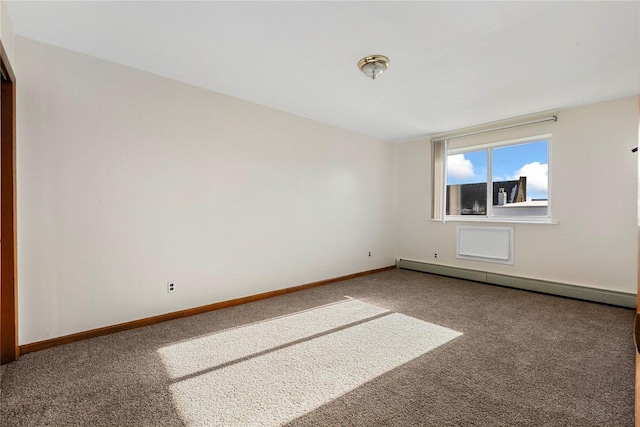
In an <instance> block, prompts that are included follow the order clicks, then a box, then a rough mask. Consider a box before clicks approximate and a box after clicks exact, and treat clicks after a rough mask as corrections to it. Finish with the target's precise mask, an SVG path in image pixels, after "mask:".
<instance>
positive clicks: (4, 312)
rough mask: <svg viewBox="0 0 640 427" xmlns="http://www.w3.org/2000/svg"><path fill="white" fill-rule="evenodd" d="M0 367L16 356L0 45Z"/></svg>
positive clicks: (12, 157) (12, 204) (4, 65)
mask: <svg viewBox="0 0 640 427" xmlns="http://www.w3.org/2000/svg"><path fill="white" fill-rule="evenodd" d="M0 72H1V73H2V76H1V77H2V82H1V83H0V123H1V129H0V193H1V194H0V198H1V200H0V241H1V242H2V244H1V245H0V246H1V250H0V327H1V330H0V364H5V363H9V362H12V361H14V360H16V359H17V358H18V356H19V355H20V353H19V347H18V289H17V285H18V281H17V277H16V276H17V268H16V260H17V257H16V254H17V251H16V231H17V230H16V84H15V82H16V77H15V74H14V73H13V69H12V67H11V64H10V63H9V58H8V57H7V52H6V51H5V49H4V46H3V45H2V41H0Z"/></svg>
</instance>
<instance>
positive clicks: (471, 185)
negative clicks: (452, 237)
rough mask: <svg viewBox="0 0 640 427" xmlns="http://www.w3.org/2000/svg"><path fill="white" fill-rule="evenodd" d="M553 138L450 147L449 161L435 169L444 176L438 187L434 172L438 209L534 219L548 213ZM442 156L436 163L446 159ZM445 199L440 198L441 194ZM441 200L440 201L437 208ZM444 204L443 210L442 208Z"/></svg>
mask: <svg viewBox="0 0 640 427" xmlns="http://www.w3.org/2000/svg"><path fill="white" fill-rule="evenodd" d="M550 143H551V137H550V136H544V137H536V138H527V139H520V140H516V141H505V142H497V143H491V144H483V145H480V146H467V147H461V148H449V149H446V148H445V147H446V145H447V144H446V143H444V144H442V146H441V147H434V150H438V149H439V150H441V153H444V152H445V149H446V164H445V168H444V171H442V169H443V168H442V166H440V167H439V168H438V166H437V165H436V164H434V174H435V173H436V170H438V171H439V172H440V173H441V176H443V177H444V178H445V182H444V185H441V183H442V179H440V180H439V182H440V188H439V189H438V188H436V187H435V185H437V184H436V182H437V181H438V180H437V179H436V177H435V176H434V196H435V197H434V218H441V217H442V213H441V214H440V215H439V216H438V215H437V212H436V210H437V209H440V212H443V211H444V214H445V215H446V218H447V219H455V218H464V219H474V218H495V219H510V218H513V219H523V218H526V217H532V219H540V218H545V217H546V218H548V217H549V145H550ZM444 157H445V156H444V155H441V156H440V159H439V158H438V157H437V156H434V162H439V161H442V162H444ZM438 191H439V192H442V193H444V194H443V195H444V197H442V196H437V195H436V193H437V192H438ZM438 199H440V202H439V203H440V204H439V205H438V206H436V204H437V202H438ZM442 203H444V209H443V207H442Z"/></svg>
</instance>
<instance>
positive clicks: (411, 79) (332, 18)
mask: <svg viewBox="0 0 640 427" xmlns="http://www.w3.org/2000/svg"><path fill="white" fill-rule="evenodd" d="M7 10H8V12H9V17H10V19H11V21H12V23H13V27H14V30H15V33H16V34H18V35H21V36H24V37H29V38H32V39H35V40H39V41H42V42H46V43H50V44H53V45H57V46H61V47H64V48H67V49H72V50H75V51H79V52H82V53H86V54H89V55H93V56H96V57H99V58H103V59H107V60H110V61H113V62H117V63H120V64H125V65H128V66H131V67H134V68H137V69H140V70H145V71H148V72H151V73H155V74H159V75H162V76H165V77H169V78H172V79H175V80H179V81H182V82H186V83H190V84H193V85H196V86H200V87H203V88H207V89H210V90H213V91H216V92H220V93H224V94H227V95H232V96H235V97H238V98H241V99H245V100H249V101H253V102H256V103H258V104H263V105H267V106H270V107H273V108H276V109H279V110H283V111H287V112H290V113H294V114H297V115H300V116H304V117H308V118H311V119H314V120H318V121H320V122H324V123H328V124H331V125H335V126H338V127H342V128H346V129H350V130H353V131H356V132H359V133H362V134H365V135H370V136H374V137H377V138H381V139H385V140H389V141H403V140H409V139H414V138H417V137H421V136H424V135H427V134H433V133H438V132H443V131H447V130H453V129H458V128H462V127H466V126H471V125H474V124H481V123H486V122H490V121H495V120H499V119H505V118H510V117H516V116H520V115H525V114H529V113H535V112H540V111H546V110H551V109H556V108H565V107H572V106H577V105H582V104H587V103H592V102H597V101H602V100H607V99H614V98H619V97H624V96H630V95H636V94H640V2H638V1H633V2H397V1H396V2H367V1H357V2H269V1H261V2H202V1H200V2H183V1H180V2H156V1H146V2H93V1H92V2H57V1H47V2H12V1H9V2H7ZM371 54H382V55H386V56H388V57H389V58H390V60H391V66H390V67H389V70H388V71H387V72H386V73H385V74H384V75H383V76H382V77H380V78H379V79H377V80H375V81H373V80H370V79H367V78H366V77H364V75H362V74H361V73H360V72H359V71H358V69H357V66H356V64H357V62H358V60H359V59H360V58H362V57H363V56H367V55H371ZM18 55H19V53H18ZM18 72H19V70H18Z"/></svg>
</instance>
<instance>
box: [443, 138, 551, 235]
mask: <svg viewBox="0 0 640 427" xmlns="http://www.w3.org/2000/svg"><path fill="white" fill-rule="evenodd" d="M542 140H545V141H547V164H548V172H547V179H548V192H547V212H546V215H526V214H525V215H495V214H494V207H493V196H492V195H493V176H492V175H493V173H492V171H493V164H492V163H493V153H492V150H493V149H494V148H503V147H509V146H513V145H520V144H526V143H531V142H536V141H542ZM552 143H553V142H552V135H551V134H543V135H535V136H527V137H524V138H516V139H510V140H504V141H496V142H491V143H486V144H476V145H469V146H465V147H460V148H453V149H449V148H448V146H447V145H448V144H447V143H446V142H445V144H444V146H443V150H444V156H443V158H444V163H445V164H444V167H443V168H442V169H443V176H442V184H443V185H442V189H441V191H442V197H441V199H442V200H443V203H444V204H443V206H442V218H440V219H438V220H441V221H442V222H443V223H444V222H445V221H471V222H476V221H477V222H533V223H553V222H552V220H551V218H552V217H551V204H552V194H551V193H552V185H551V182H552V181H551V175H552V173H551V164H552V160H551V151H552V150H551V145H552ZM483 150H487V214H486V215H447V214H446V204H447V203H448V201H447V200H446V194H447V167H446V163H447V160H446V159H447V158H448V156H450V155H454V154H463V153H468V152H473V151H483ZM434 191H435V189H434ZM508 209H519V210H520V209H526V208H525V207H510V208H508Z"/></svg>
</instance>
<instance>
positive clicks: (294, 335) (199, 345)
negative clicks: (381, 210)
mask: <svg viewBox="0 0 640 427" xmlns="http://www.w3.org/2000/svg"><path fill="white" fill-rule="evenodd" d="M387 312H389V310H386V309H384V308H380V307H376V306H374V305H371V304H366V303H363V302H361V301H358V300H356V299H351V298H350V299H347V300H344V301H340V302H338V303H333V304H328V305H325V306H322V307H317V308H313V309H310V310H305V311H302V312H298V313H295V314H290V315H287V316H282V317H278V318H275V319H269V320H267V321H264V322H259V323H253V324H250V325H247V326H242V327H239V328H234V329H229V330H226V331H222V332H218V333H214V334H211V335H205V336H203V337H199V338H194V339H191V340H188V341H184V342H180V343H176V344H172V345H169V346H166V347H163V348H161V349H160V350H159V351H158V352H159V353H160V356H161V357H162V362H163V363H164V365H165V367H166V368H167V372H168V374H169V376H170V377H171V378H174V379H175V378H180V377H184V376H187V375H193V374H197V373H199V372H202V371H206V370H211V369H213V368H216V367H219V366H221V365H225V364H228V363H230V362H234V361H237V360H239V359H242V358H245V357H248V356H252V355H255V354H258V353H261V352H264V351H268V350H270V349H273V348H276V347H279V346H282V345H287V344H290V343H292V342H295V341H299V340H301V339H305V338H308V337H312V336H314V335H317V334H321V333H324V332H326V331H331V330H333V329H336V328H339V327H343V326H345V325H349V324H352V323H354V322H359V321H362V320H365V319H369V318H371V317H374V316H377V315H380V314H383V313H387Z"/></svg>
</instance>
